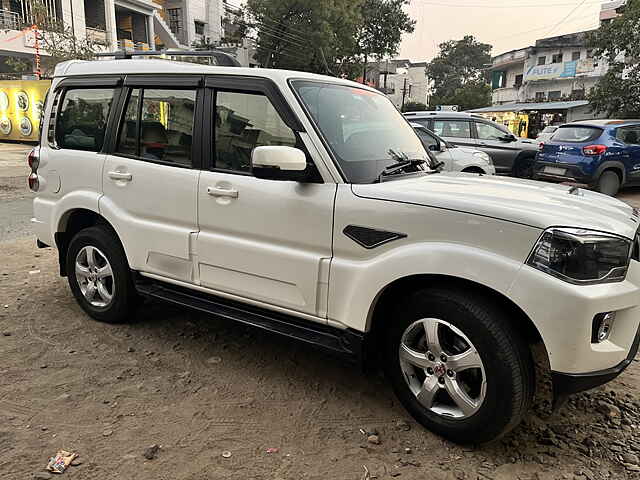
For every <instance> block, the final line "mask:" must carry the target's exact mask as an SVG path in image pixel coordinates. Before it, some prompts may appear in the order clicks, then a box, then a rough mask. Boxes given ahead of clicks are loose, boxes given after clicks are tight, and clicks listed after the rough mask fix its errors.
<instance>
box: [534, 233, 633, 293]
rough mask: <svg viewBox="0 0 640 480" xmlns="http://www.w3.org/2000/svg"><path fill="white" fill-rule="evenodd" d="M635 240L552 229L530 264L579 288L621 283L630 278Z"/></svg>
mask: <svg viewBox="0 0 640 480" xmlns="http://www.w3.org/2000/svg"><path fill="white" fill-rule="evenodd" d="M630 257H631V240H628V239H626V238H623V237H618V236H615V235H609V234H606V233H600V232H595V231H593V230H582V229H578V228H549V229H548V230H545V232H544V233H543V234H542V237H540V240H538V243H537V244H536V246H535V247H534V249H533V251H532V252H531V255H529V259H528V260H527V264H528V265H530V266H532V267H534V268H537V269H538V270H542V271H543V272H546V273H548V274H550V275H553V276H554V277H558V278H560V279H562V280H564V281H566V282H569V283H574V284H576V285H589V284H594V283H609V282H620V281H622V280H624V279H625V277H626V275H627V268H628V267H629V261H630Z"/></svg>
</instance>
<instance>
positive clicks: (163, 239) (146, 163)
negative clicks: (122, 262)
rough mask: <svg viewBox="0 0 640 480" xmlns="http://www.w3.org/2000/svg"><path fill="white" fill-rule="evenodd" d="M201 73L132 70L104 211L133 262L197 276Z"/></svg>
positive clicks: (108, 166)
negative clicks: (150, 73) (194, 250)
mask: <svg viewBox="0 0 640 480" xmlns="http://www.w3.org/2000/svg"><path fill="white" fill-rule="evenodd" d="M202 80H203V79H202V77H201V76H193V77H191V76H186V75H184V76H179V77H176V76H174V77H171V76H162V75H159V76H154V77H145V76H130V77H127V78H126V79H125V86H124V88H123V91H122V95H121V100H120V104H121V107H120V109H121V112H122V116H121V119H120V121H119V122H118V124H117V134H116V135H114V142H113V145H112V146H111V149H110V153H109V155H108V156H107V158H106V161H105V165H104V170H103V175H102V177H103V178H102V184H103V191H104V196H103V197H102V198H101V199H100V209H101V213H102V214H103V215H104V216H105V217H106V218H107V219H108V220H109V221H110V222H112V224H113V225H114V227H115V228H116V230H117V232H118V234H119V235H120V237H121V239H122V243H123V244H124V247H125V250H126V252H127V255H128V258H129V262H130V264H131V268H133V269H136V270H140V271H144V272H148V273H153V274H157V275H160V276H163V277H169V278H173V279H176V280H182V281H185V282H194V281H195V277H194V271H193V262H192V257H191V255H192V251H191V240H192V235H193V236H194V237H195V232H196V231H197V223H198V219H197V215H196V209H197V199H196V194H197V186H198V178H199V174H200V170H199V167H200V149H199V144H200V141H199V139H200V130H199V129H198V128H195V127H194V126H195V125H198V123H199V122H197V121H196V119H197V118H198V117H199V115H200V110H201V108H202V95H203V92H202V89H201V88H200V85H201V83H202Z"/></svg>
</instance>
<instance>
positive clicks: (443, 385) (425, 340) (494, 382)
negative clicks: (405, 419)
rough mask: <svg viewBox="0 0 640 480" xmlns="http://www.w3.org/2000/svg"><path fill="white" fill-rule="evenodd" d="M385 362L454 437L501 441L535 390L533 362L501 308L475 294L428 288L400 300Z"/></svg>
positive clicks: (418, 412)
mask: <svg viewBox="0 0 640 480" xmlns="http://www.w3.org/2000/svg"><path fill="white" fill-rule="evenodd" d="M391 319H392V320H391V322H390V325H389V331H388V333H389V335H387V336H386V345H385V347H386V348H385V357H386V358H385V362H384V364H385V368H386V373H387V376H388V377H389V379H390V381H391V383H392V385H393V388H394V390H395V392H396V395H397V396H398V398H399V399H400V401H401V402H402V404H403V405H404V406H405V408H406V409H407V410H408V411H409V412H410V413H411V414H412V415H413V417H414V418H415V419H416V420H417V421H418V422H420V423H421V424H422V425H424V426H425V427H427V428H428V429H429V430H431V431H433V432H435V433H437V434H439V435H442V436H443V437H445V438H448V439H450V440H452V441H454V442H458V443H464V444H470V443H484V442H489V441H493V440H496V439H498V438H500V437H501V436H502V435H504V434H505V433H507V432H509V431H510V430H511V429H512V428H513V427H515V426H516V425H517V424H518V423H519V422H520V420H521V419H522V416H523V415H524V413H525V412H526V410H527V408H528V406H529V404H530V403H531V400H532V397H533V363H532V361H531V357H530V354H529V350H528V348H527V345H526V344H525V342H523V341H522V339H521V338H520V337H519V336H518V335H517V334H515V333H514V332H513V331H512V329H511V328H510V327H509V324H508V319H507V316H506V315H505V314H504V312H502V311H501V310H500V309H498V308H495V307H493V306H492V304H491V303H489V302H488V301H486V300H484V299H483V298H482V297H480V296H479V295H475V294H467V293H465V294H464V295H463V294H460V293H457V292H455V291H450V290H445V289H440V288H428V289H423V290H419V291H417V292H415V293H413V294H412V295H410V296H409V297H408V298H407V299H406V301H404V302H398V307H397V309H396V311H395V314H394V315H392V317H391Z"/></svg>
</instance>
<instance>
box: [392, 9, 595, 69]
mask: <svg viewBox="0 0 640 480" xmlns="http://www.w3.org/2000/svg"><path fill="white" fill-rule="evenodd" d="M603 3H607V2H604V1H602V0H411V4H410V5H409V6H408V7H406V10H407V12H408V13H409V15H411V17H412V18H413V19H414V20H416V21H417V24H416V30H415V32H414V33H413V34H411V35H405V38H404V39H403V42H402V46H401V49H400V57H401V58H409V59H411V60H412V61H423V60H431V59H432V58H433V57H434V56H435V55H436V54H437V52H438V44H440V43H442V42H445V41H447V40H451V39H460V38H462V37H463V36H464V35H474V36H475V37H476V38H477V39H478V40H480V41H481V42H484V43H489V44H491V45H493V52H492V54H493V55H497V54H500V53H503V52H506V51H509V50H513V49H516V48H521V47H526V46H528V45H531V44H533V43H534V42H535V41H536V39H538V38H545V37H548V36H555V35H561V34H564V33H572V32H578V31H581V30H589V29H592V28H596V27H597V26H598V18H599V13H600V5H602V4H603Z"/></svg>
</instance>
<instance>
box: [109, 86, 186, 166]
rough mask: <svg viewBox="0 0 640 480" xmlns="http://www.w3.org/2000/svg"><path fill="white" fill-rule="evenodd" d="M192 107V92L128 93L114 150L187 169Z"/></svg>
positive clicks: (156, 91) (145, 90)
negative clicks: (116, 145)
mask: <svg viewBox="0 0 640 480" xmlns="http://www.w3.org/2000/svg"><path fill="white" fill-rule="evenodd" d="M195 106H196V91H195V90H177V89H176V90H164V89H147V88H145V89H133V90H131V92H130V94H129V98H128V100H127V107H126V109H125V113H124V117H123V118H122V123H121V124H120V137H119V139H118V147H117V149H116V151H117V152H118V153H122V154H125V155H131V156H136V157H139V158H142V159H145V160H151V161H157V162H161V163H168V164H172V165H178V166H183V167H191V165H192V162H191V150H192V144H193V118H194V113H195Z"/></svg>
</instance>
